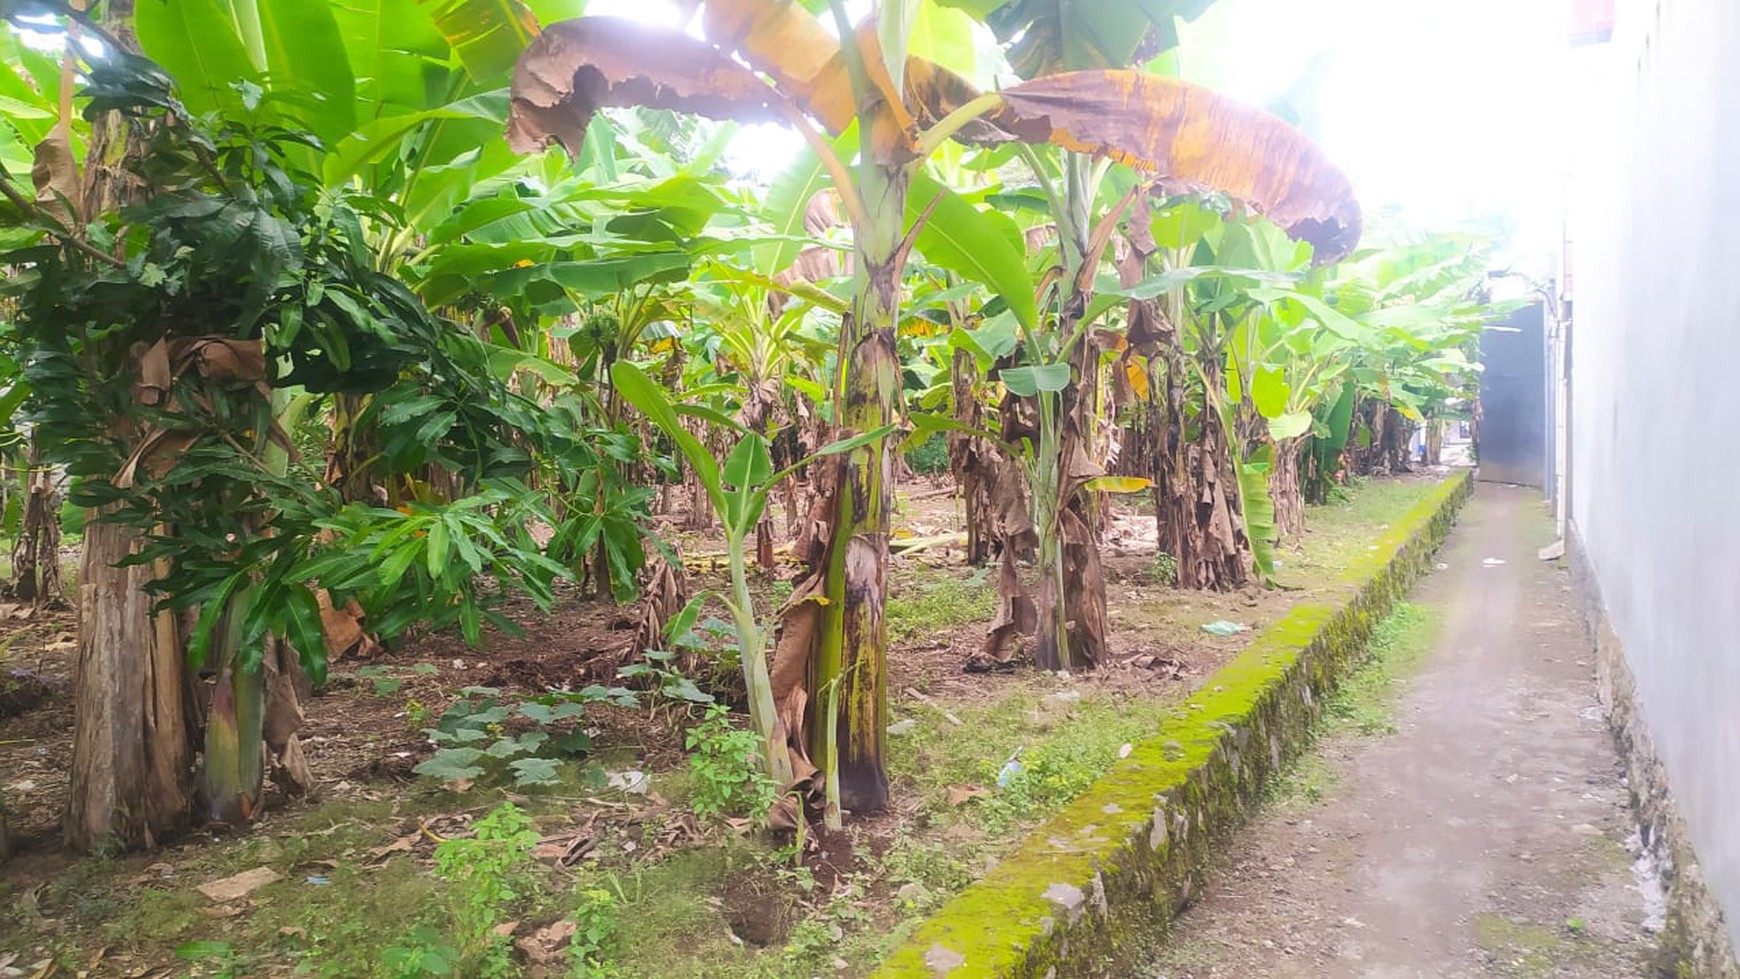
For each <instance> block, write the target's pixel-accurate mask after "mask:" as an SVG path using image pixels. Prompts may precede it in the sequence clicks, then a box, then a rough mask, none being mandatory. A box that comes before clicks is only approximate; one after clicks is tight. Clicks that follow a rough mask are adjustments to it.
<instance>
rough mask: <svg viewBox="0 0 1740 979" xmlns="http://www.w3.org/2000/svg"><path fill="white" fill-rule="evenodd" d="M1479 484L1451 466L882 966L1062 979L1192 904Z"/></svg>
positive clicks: (1099, 963) (1119, 959)
mask: <svg viewBox="0 0 1740 979" xmlns="http://www.w3.org/2000/svg"><path fill="white" fill-rule="evenodd" d="M1472 491H1473V482H1472V481H1471V480H1470V478H1469V475H1468V474H1467V473H1466V472H1462V473H1457V474H1456V475H1454V476H1452V477H1451V478H1450V479H1448V480H1446V481H1445V482H1444V483H1443V484H1442V485H1440V486H1439V487H1438V488H1437V489H1435V490H1433V491H1432V493H1431V494H1430V495H1429V496H1428V497H1427V498H1426V499H1424V500H1422V501H1421V502H1420V503H1419V504H1418V505H1416V506H1415V507H1414V508H1413V509H1412V510H1410V511H1409V512H1408V514H1407V516H1406V517H1404V518H1403V519H1402V520H1400V521H1398V522H1397V523H1396V524H1395V526H1393V527H1391V528H1390V530H1389V531H1388V532H1387V533H1385V534H1384V535H1383V536H1382V537H1381V538H1379V539H1378V540H1377V541H1376V546H1375V547H1374V548H1373V549H1371V550H1370V551H1368V552H1367V554H1366V555H1365V556H1364V557H1363V558H1361V559H1360V560H1359V561H1358V562H1357V563H1356V564H1355V566H1354V567H1353V568H1352V569H1350V570H1349V571H1348V572H1347V574H1346V575H1345V577H1344V578H1343V580H1342V581H1341V582H1340V583H1339V584H1338V586H1337V589H1338V593H1337V595H1336V596H1335V597H1333V598H1332V599H1331V600H1330V601H1329V602H1327V603H1324V604H1307V605H1298V606H1295V607H1294V608H1293V610H1292V611H1290V612H1289V613H1288V614H1287V616H1286V618H1283V619H1282V620H1281V621H1279V622H1277V623H1275V624H1274V625H1272V626H1270V627H1269V628H1267V629H1264V630H1263V631H1262V632H1261V633H1259V634H1258V635H1257V637H1256V638H1255V639H1254V640H1252V642H1251V644H1250V646H1249V647H1248V648H1246V650H1245V651H1244V652H1243V653H1241V654H1240V655H1239V656H1238V658H1236V659H1234V660H1233V661H1232V662H1231V663H1228V664H1227V665H1226V666H1225V667H1224V668H1222V669H1221V671H1220V672H1218V673H1216V674H1215V675H1214V676H1212V677H1210V678H1209V679H1208V681H1207V682H1205V683H1204V684H1203V685H1202V687H1200V688H1199V689H1198V690H1197V691H1196V692H1195V693H1194V694H1192V696H1191V697H1190V698H1189V699H1188V700H1187V701H1186V702H1185V705H1184V706H1183V707H1181V708H1180V709H1179V710H1178V711H1177V712H1176V713H1174V714H1173V716H1172V717H1170V718H1169V719H1167V720H1165V721H1163V722H1162V723H1161V725H1160V729H1159V730H1158V731H1157V732H1156V733H1155V734H1154V736H1153V737H1151V738H1148V739H1146V740H1144V741H1143V742H1141V743H1140V744H1138V745H1137V746H1136V747H1135V749H1134V750H1133V751H1132V752H1131V753H1130V755H1129V757H1127V758H1125V759H1124V760H1122V761H1120V762H1119V763H1118V764H1117V766H1116V767H1114V768H1113V769H1112V770H1111V771H1110V772H1108V773H1107V774H1106V775H1105V776H1104V777H1103V778H1101V779H1100V780H1099V781H1097V782H1095V783H1094V784H1093V785H1092V786H1090V787H1089V788H1088V789H1087V791H1086V792H1084V793H1082V795H1081V797H1080V798H1078V799H1076V800H1075V801H1074V802H1072V803H1070V805H1069V806H1068V807H1067V808H1065V809H1064V810H1063V811H1062V812H1060V813H1058V814H1057V815H1056V816H1055V817H1053V818H1052V819H1051V820H1050V821H1048V822H1047V823H1046V824H1045V825H1043V826H1041V827H1040V828H1039V829H1038V831H1036V832H1035V833H1034V834H1033V835H1032V836H1030V837H1028V838H1027V840H1026V841H1025V842H1024V843H1023V844H1022V845H1021V848H1020V849H1019V850H1018V851H1016V853H1015V854H1014V855H1013V856H1011V857H1009V858H1008V859H1006V860H1004V861H1003V862H1002V863H1000V864H999V865H998V866H997V867H996V869H994V870H992V871H991V872H990V873H989V874H987V875H986V876H985V877H984V878H983V879H982V880H980V881H978V882H977V883H975V884H973V885H972V886H970V887H968V888H967V889H966V890H964V891H962V892H961V893H960V894H959V895H957V896H956V897H955V898H954V900H952V901H950V902H949V903H948V904H947V905H945V906H944V907H943V908H942V909H941V910H940V911H938V912H937V913H936V914H935V915H934V916H933V917H931V918H930V919H929V920H927V921H926V922H924V923H923V924H922V925H920V926H919V928H918V930H917V931H916V932H915V933H914V934H913V936H912V938H911V939H910V940H908V941H907V943H906V944H905V945H902V946H901V947H900V948H898V949H896V950H895V951H894V953H893V954H892V955H890V956H889V957H888V959H887V960H886V961H885V962H884V963H883V964H882V966H881V968H879V969H878V970H877V971H876V972H875V973H874V974H873V979H990V977H1008V979H1066V977H1070V976H1108V975H1121V974H1122V973H1121V972H1120V971H1119V968H1120V966H1123V965H1124V964H1126V963H1127V962H1128V961H1129V960H1130V959H1131V957H1132V956H1133V955H1134V954H1135V953H1137V952H1138V951H1140V950H1141V949H1142V948H1143V947H1144V945H1145V944H1147V943H1149V942H1151V940H1152V939H1153V937H1154V936H1157V935H1159V934H1161V933H1162V932H1163V931H1164V928H1165V926H1166V924H1167V922H1168V921H1170V920H1171V918H1172V916H1173V915H1174V913H1176V912H1177V911H1178V910H1180V909H1182V908H1183V907H1184V906H1185V905H1187V904H1189V903H1190V900H1191V896H1192V893H1193V891H1194V890H1195V888H1196V887H1197V886H1198V884H1199V882H1200V880H1201V878H1202V875H1203V873H1204V872H1205V869H1206V866H1207V864H1208V860H1209V857H1210V854H1211V853H1212V851H1213V849H1214V848H1215V846H1216V845H1217V844H1218V843H1219V842H1220V841H1221V840H1223V839H1224V838H1225V837H1226V835H1227V834H1228V833H1230V832H1231V831H1232V830H1234V829H1236V828H1237V827H1238V826H1239V825H1240V824H1241V823H1243V822H1244V820H1245V819H1246V817H1247V816H1249V815H1250V813H1251V812H1252V811H1253V810H1254V809H1255V808H1256V806H1257V804H1258V800H1259V797H1260V793H1261V789H1262V785H1263V781H1264V780H1265V779H1266V778H1268V777H1269V775H1271V774H1272V773H1274V772H1275V771H1276V770H1277V769H1279V768H1280V767H1281V765H1282V763H1283V762H1284V761H1285V760H1286V759H1287V758H1288V757H1289V756H1290V755H1292V754H1293V753H1294V752H1296V751H1298V750H1299V749H1300V748H1301V747H1302V746H1303V745H1304V744H1305V742H1306V738H1307V735H1308V733H1309V731H1310V727H1311V723H1312V721H1313V720H1315V719H1316V717H1317V715H1318V714H1319V713H1320V711H1321V709H1322V703H1323V700H1324V695H1325V694H1327V693H1328V692H1329V691H1330V690H1331V689H1333V687H1334V686H1335V684H1336V682H1337V681H1338V680H1339V678H1340V677H1341V676H1342V675H1343V674H1344V673H1345V672H1347V670H1348V668H1349V667H1350V666H1351V665H1352V664H1353V663H1354V662H1356V661H1357V660H1358V659H1359V658H1360V656H1361V654H1362V652H1363V650H1364V646H1365V641H1366V639H1367V638H1368V637H1369V636H1370V635H1371V630H1372V626H1373V625H1374V624H1375V623H1377V622H1378V621H1379V620H1381V619H1382V618H1383V617H1384V616H1385V615H1387V614H1388V613H1389V611H1390V607H1391V605H1392V604H1393V603H1394V602H1395V601H1396V600H1397V599H1398V598H1400V597H1401V596H1402V595H1403V593H1404V592H1405V591H1406V590H1407V588H1408V587H1409V586H1410V585H1412V584H1413V582H1414V580H1415V579H1416V578H1418V577H1419V576H1420V575H1421V573H1423V572H1424V571H1425V570H1426V569H1427V568H1428V567H1429V566H1430V562H1431V558H1432V554H1433V552H1434V551H1435V550H1436V549H1437V547H1438V545H1439V544H1440V543H1441V542H1442V541H1443V540H1444V537H1445V535H1446V534H1448V533H1449V531H1450V527H1451V525H1452V524H1453V523H1454V521H1455V516H1456V511H1457V510H1458V509H1459V508H1460V507H1461V505H1462V503H1463V501H1465V500H1466V499H1467V498H1468V496H1469V494H1470V493H1471V492H1472Z"/></svg>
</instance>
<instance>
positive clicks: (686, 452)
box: [611, 361, 894, 828]
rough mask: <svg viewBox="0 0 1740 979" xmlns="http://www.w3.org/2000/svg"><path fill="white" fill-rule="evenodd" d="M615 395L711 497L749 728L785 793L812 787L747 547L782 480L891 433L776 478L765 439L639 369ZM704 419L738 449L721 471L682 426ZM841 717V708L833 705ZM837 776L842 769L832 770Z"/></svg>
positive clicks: (847, 445)
mask: <svg viewBox="0 0 1740 979" xmlns="http://www.w3.org/2000/svg"><path fill="white" fill-rule="evenodd" d="M611 376H612V379H613V380H614V382H615V385H616V390H617V392H618V393H619V394H620V395H621V396H622V398H623V399H624V400H626V401H628V402H629V403H630V404H632V405H634V406H635V407H636V408H639V409H640V410H641V412H642V413H643V414H645V415H646V417H647V419H648V420H649V421H651V422H652V423H653V424H654V425H656V426H658V428H659V430H660V431H662V432H664V433H665V435H666V436H668V437H669V438H670V439H671V441H672V442H674V443H675V444H676V446H677V448H678V450H679V451H680V452H682V454H683V457H684V459H685V460H687V462H688V464H689V465H690V466H691V467H692V468H693V469H694V472H695V476H696V478H697V479H698V480H699V481H700V483H701V486H702V488H703V489H704V490H705V491H706V493H707V498H708V500H709V501H710V502H711V503H712V505H713V510H714V512H715V513H717V514H718V515H719V517H720V520H721V522H722V523H723V524H724V528H725V550H726V554H727V556H728V563H729V566H730V575H731V594H730V595H728V596H725V598H724V602H725V606H726V608H727V609H729V610H730V613H731V621H732V624H733V626H735V628H736V630H737V643H738V649H739V651H740V658H741V660H742V667H743V683H744V687H745V689H747V691H748V693H749V718H750V726H751V727H752V728H753V729H754V730H755V733H756V734H757V735H758V737H759V738H760V743H761V751H762V765H763V767H764V769H765V771H766V774H767V775H768V776H769V777H770V778H772V779H773V780H774V781H775V782H776V783H778V784H779V785H780V786H781V787H782V788H784V789H790V788H792V787H793V786H795V785H797V784H798V783H800V782H802V781H805V780H807V779H808V778H809V777H810V776H811V775H812V774H814V771H815V769H814V768H812V767H810V766H808V765H806V764H805V762H804V761H803V759H802V757H801V756H796V757H794V755H793V753H791V752H790V751H789V750H788V748H787V746H786V740H787V738H786V733H785V731H786V728H787V727H788V726H789V724H791V723H798V722H801V718H787V717H785V716H784V715H782V714H781V713H780V711H779V709H778V706H777V705H776V704H775V703H774V697H773V685H772V681H771V678H770V674H769V672H768V665H767V646H768V643H767V630H766V629H765V628H764V627H763V626H762V624H761V620H760V619H759V618H758V617H757V615H756V613H755V600H754V597H753V596H752V595H751V594H750V591H749V565H748V555H749V550H750V545H749V542H750V541H751V539H752V538H753V537H754V535H755V528H756V527H757V526H758V525H759V524H760V522H761V517H762V514H763V513H765V512H766V510H767V500H768V495H769V494H770V493H771V492H772V491H773V489H774V487H776V486H778V485H779V484H780V483H781V482H782V481H783V480H785V479H786V478H787V477H789V476H791V475H792V474H793V473H795V472H797V471H798V470H799V469H801V468H803V467H804V466H807V465H810V464H812V463H814V462H816V461H818V460H820V459H822V458H825V457H828V456H837V455H843V454H845V453H849V452H852V451H855V450H857V449H859V448H861V447H862V446H865V445H869V444H871V443H873V442H876V441H879V440H881V439H884V438H886V437H887V436H888V434H889V433H890V432H892V431H893V430H894V426H893V425H886V426H883V427H881V428H877V429H872V430H870V431H867V432H860V433H858V434H856V435H854V436H852V437H850V438H846V439H841V440H839V441H837V442H833V443H831V444H829V445H826V446H823V447H822V448H821V449H820V450H818V451H817V452H815V453H814V454H812V455H810V456H808V457H806V458H804V459H801V460H799V461H798V462H795V463H793V464H791V465H790V466H787V467H785V468H784V469H780V470H778V471H775V470H774V468H773V455H772V452H771V451H770V447H769V443H768V440H767V437H766V436H764V435H762V434H761V433H760V432H756V431H752V430H750V429H747V428H745V427H743V426H741V425H738V424H737V423H735V422H733V421H731V420H729V419H727V418H725V417H724V416H722V415H718V414H717V413H714V412H711V411H706V410H702V409H696V408H694V407H692V406H685V405H678V404H676V403H673V402H672V401H671V400H670V399H669V398H668V397H666V395H665V392H664V389H663V388H662V387H661V386H660V385H658V384H657V383H655V382H654V381H653V379H652V378H650V377H648V376H647V374H646V372H645V371H643V370H641V368H640V367H638V366H636V365H635V364H633V363H631V362H628V361H621V362H618V363H617V364H616V365H615V366H614V367H613V368H612V369H611ZM685 414H687V415H689V416H690V417H696V418H700V419H701V420H702V421H704V422H706V423H708V424H711V425H715V426H718V427H719V428H720V429H721V430H722V431H723V432H724V433H726V436H727V437H728V438H732V439H734V440H735V441H734V442H733V443H732V447H731V449H730V451H729V453H728V454H727V455H726V457H725V462H724V464H723V465H721V464H720V463H719V460H718V459H716V458H715V457H714V456H713V453H712V452H711V451H709V450H708V448H707V447H706V446H705V445H703V444H702V442H701V441H700V440H699V439H697V438H696V437H695V435H694V433H693V432H691V431H689V429H688V428H687V427H686V426H685V425H684V424H683V421H682V418H683V415H685ZM834 703H835V707H834V708H833V709H834V710H837V709H838V707H837V704H838V700H837V698H835V700H834ZM835 771H837V768H836V769H835ZM825 792H826V813H825V819H826V821H827V824H828V825H829V826H830V827H833V828H838V827H839V826H840V823H841V816H840V813H841V807H840V785H839V781H838V779H837V777H833V776H828V778H827V785H826V788H825ZM796 816H797V813H796V812H795V810H794V811H791V812H789V813H788V818H790V819H791V823H789V825H795V820H796Z"/></svg>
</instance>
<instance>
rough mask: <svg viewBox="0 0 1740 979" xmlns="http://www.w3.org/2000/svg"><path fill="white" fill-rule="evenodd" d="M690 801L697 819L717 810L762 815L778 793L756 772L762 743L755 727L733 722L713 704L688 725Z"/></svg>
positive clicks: (753, 817)
mask: <svg viewBox="0 0 1740 979" xmlns="http://www.w3.org/2000/svg"><path fill="white" fill-rule="evenodd" d="M684 744H685V746H686V747H687V748H688V749H689V752H690V754H689V790H690V803H691V804H692V805H693V806H694V808H695V813H696V814H697V815H699V816H702V817H712V816H718V815H721V814H731V815H740V816H748V817H750V818H752V819H757V820H759V819H763V818H766V816H767V811H768V810H769V809H771V808H772V807H773V803H774V800H775V799H777V798H778V797H779V788H780V787H779V786H778V785H776V784H775V783H774V781H773V779H771V778H768V777H767V775H766V774H764V773H763V772H762V770H761V745H760V744H759V742H758V741H757V738H756V734H755V732H754V731H745V730H741V729H739V728H737V727H734V726H732V724H731V718H730V715H729V714H728V713H727V712H726V710H725V708H724V707H722V706H719V705H717V704H715V705H713V706H712V707H710V708H708V710H707V716H706V718H705V719H703V720H702V721H701V723H699V724H697V725H695V726H694V727H692V728H690V729H689V734H688V737H687V738H686V739H685V740H684Z"/></svg>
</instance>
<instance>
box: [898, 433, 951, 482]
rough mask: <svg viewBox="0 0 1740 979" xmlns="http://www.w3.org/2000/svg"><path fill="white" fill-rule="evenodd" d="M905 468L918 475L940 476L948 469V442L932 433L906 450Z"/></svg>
mask: <svg viewBox="0 0 1740 979" xmlns="http://www.w3.org/2000/svg"><path fill="white" fill-rule="evenodd" d="M906 468H908V469H911V470H912V471H913V472H915V473H917V474H918V475H920V476H940V475H942V474H943V473H946V472H948V471H949V443H948V439H946V438H944V437H943V436H941V435H932V436H931V437H930V438H927V439H925V440H924V441H923V442H920V443H918V444H917V445H914V446H912V447H911V448H909V449H907V450H906Z"/></svg>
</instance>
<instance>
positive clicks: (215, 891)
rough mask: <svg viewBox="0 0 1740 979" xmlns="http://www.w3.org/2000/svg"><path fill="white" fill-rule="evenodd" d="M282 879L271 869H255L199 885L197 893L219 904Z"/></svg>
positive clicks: (244, 895) (237, 898) (246, 894)
mask: <svg viewBox="0 0 1740 979" xmlns="http://www.w3.org/2000/svg"><path fill="white" fill-rule="evenodd" d="M283 879H284V877H283V875H282V874H280V873H278V872H277V871H276V870H273V869H272V868H271V867H255V868H254V869H253V870H244V871H242V872H241V873H239V874H236V875H235V876H233V877H225V878H223V879H222V880H214V881H212V882H210V883H208V884H201V885H199V892H200V893H201V894H204V895H205V896H206V897H207V898H208V899H210V900H212V901H216V902H218V903H220V904H221V903H223V902H224V901H236V900H240V899H241V898H244V897H247V896H248V895H249V894H252V893H254V892H255V891H257V890H259V889H260V888H262V887H265V886H266V885H267V884H270V883H272V882H273V881H279V880H283Z"/></svg>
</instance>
